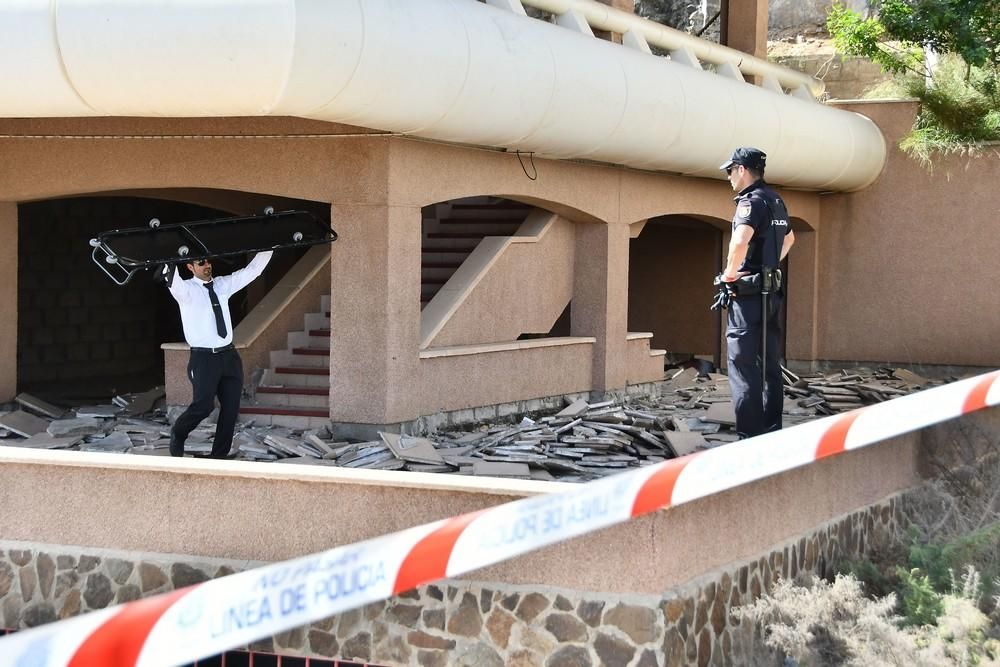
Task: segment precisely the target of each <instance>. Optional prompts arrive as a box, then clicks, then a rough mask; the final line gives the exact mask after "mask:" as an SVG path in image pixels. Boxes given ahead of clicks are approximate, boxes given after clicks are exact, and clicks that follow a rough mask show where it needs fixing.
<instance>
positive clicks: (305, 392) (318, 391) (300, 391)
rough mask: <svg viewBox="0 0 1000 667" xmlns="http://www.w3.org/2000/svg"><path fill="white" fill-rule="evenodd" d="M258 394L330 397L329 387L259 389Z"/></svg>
mask: <svg viewBox="0 0 1000 667" xmlns="http://www.w3.org/2000/svg"><path fill="white" fill-rule="evenodd" d="M257 393H258V394H293V395H295V396H329V395H330V389H329V387H257Z"/></svg>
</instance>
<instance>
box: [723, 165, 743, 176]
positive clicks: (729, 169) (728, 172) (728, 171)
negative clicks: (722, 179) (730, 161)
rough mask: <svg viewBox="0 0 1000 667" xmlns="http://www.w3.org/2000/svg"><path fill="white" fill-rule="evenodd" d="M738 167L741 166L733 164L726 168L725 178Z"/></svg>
mask: <svg viewBox="0 0 1000 667" xmlns="http://www.w3.org/2000/svg"><path fill="white" fill-rule="evenodd" d="M740 166H741V165H738V164H734V165H733V166H732V167H726V176H729V175H730V174H732V173H733V170H734V169H736V168H737V167H740Z"/></svg>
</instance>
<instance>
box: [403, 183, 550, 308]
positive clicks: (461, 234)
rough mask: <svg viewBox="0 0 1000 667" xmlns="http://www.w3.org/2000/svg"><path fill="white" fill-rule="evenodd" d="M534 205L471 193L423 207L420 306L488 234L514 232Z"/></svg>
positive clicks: (510, 233)
mask: <svg viewBox="0 0 1000 667" xmlns="http://www.w3.org/2000/svg"><path fill="white" fill-rule="evenodd" d="M531 210H532V207H531V206H529V205H528V204H521V203H520V202H515V201H510V200H507V199H500V198H498V197H469V198H466V199H456V200H454V201H451V202H443V203H440V204H434V205H433V206H427V207H425V208H424V210H423V246H422V248H421V257H420V269H421V270H420V276H421V281H420V307H421V309H422V308H423V307H424V306H426V305H427V302H428V301H430V300H431V299H432V298H434V295H435V294H437V293H438V291H439V290H440V289H441V288H442V287H443V286H444V284H445V283H446V282H448V279H449V278H451V275H452V274H453V273H455V270H456V269H458V267H459V266H461V265H462V262H464V261H465V259H466V258H467V257H468V256H469V253H471V252H472V251H473V250H475V249H476V246H477V245H479V242H480V241H482V240H483V238H484V237H487V236H511V235H513V234H514V232H516V231H517V229H518V227H520V226H521V223H522V222H524V219H525V218H527V217H528V213H530V212H531Z"/></svg>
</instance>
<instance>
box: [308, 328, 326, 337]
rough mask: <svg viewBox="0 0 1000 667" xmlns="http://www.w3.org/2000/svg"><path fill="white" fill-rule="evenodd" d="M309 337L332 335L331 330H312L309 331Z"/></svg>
mask: <svg viewBox="0 0 1000 667" xmlns="http://www.w3.org/2000/svg"><path fill="white" fill-rule="evenodd" d="M309 335H310V336H329V335H330V330H329V329H310V330H309Z"/></svg>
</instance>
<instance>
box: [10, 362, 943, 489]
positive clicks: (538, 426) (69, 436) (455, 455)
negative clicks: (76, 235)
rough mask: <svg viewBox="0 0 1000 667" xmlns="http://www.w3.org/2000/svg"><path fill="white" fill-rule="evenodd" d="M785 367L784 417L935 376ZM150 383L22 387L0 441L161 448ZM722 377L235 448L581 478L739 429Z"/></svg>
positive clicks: (204, 438) (388, 466)
mask: <svg viewBox="0 0 1000 667" xmlns="http://www.w3.org/2000/svg"><path fill="white" fill-rule="evenodd" d="M782 372H783V375H784V381H785V386H784V397H785V402H784V425H785V426H792V425H795V424H798V423H802V422H805V421H809V420H811V419H816V418H817V417H822V416H824V415H831V414H837V413H839V412H844V411H847V410H852V409H854V408H858V407H862V406H865V405H870V404H873V403H878V402H881V401H884V400H888V399H891V398H896V397H898V396H902V395H906V394H909V393H911V392H913V391H917V390H919V389H921V388H924V387H927V386H930V385H933V384H939V383H940V381H931V380H928V379H926V378H923V377H920V376H919V375H916V374H915V373H913V372H911V371H908V370H905V369H892V368H876V369H868V368H854V369H850V370H843V371H840V372H836V373H829V374H819V373H812V374H807V375H795V374H794V373H792V372H790V371H788V370H787V369H782ZM162 398H163V388H162V387H157V388H155V389H152V390H150V391H148V392H145V393H143V394H138V395H129V396H116V397H114V399H112V401H111V402H110V404H107V405H95V406H84V407H80V408H76V409H75V410H72V411H68V410H64V409H62V408H60V407H58V406H55V405H52V404H50V403H47V402H45V401H43V400H41V399H38V398H36V397H34V396H31V395H28V394H21V395H19V396H18V397H17V398H16V402H17V404H18V408H17V409H14V410H12V411H10V412H7V413H5V414H2V415H0V438H3V439H2V440H0V445H8V446H14V447H30V448H41V449H72V450H79V451H87V452H112V453H128V454H139V455H153V456H167V455H169V452H168V447H169V444H170V420H169V419H168V415H167V414H166V412H165V411H164V410H163V409H162V408H154V407H153V406H154V405H155V404H156V403H157V402H158V401H160V399H162ZM734 426H735V413H734V410H733V404H732V393H731V390H730V387H729V380H728V378H727V377H726V376H725V375H718V374H714V373H712V374H708V375H703V376H700V375H698V372H697V371H696V370H694V369H687V370H684V371H681V372H678V373H676V374H674V375H673V376H672V377H671V378H670V380H668V381H666V382H664V383H663V384H662V385H661V386H660V391H659V393H658V395H655V396H652V397H642V398H635V397H625V398H623V399H620V400H607V401H602V402H597V403H588V402H587V401H585V400H576V401H574V402H572V403H571V404H570V405H567V406H566V407H565V408H564V409H563V410H561V411H559V412H557V413H555V414H548V415H546V414H531V415H528V416H524V417H523V418H522V419H521V421H520V422H518V423H509V422H507V423H496V424H480V425H478V426H472V427H471V428H473V430H459V431H451V432H442V433H435V434H432V435H430V436H428V437H415V436H409V435H396V434H392V433H380V434H379V439H378V440H373V441H366V442H351V441H347V440H336V439H335V438H334V434H333V433H332V432H331V431H330V430H329V429H328V428H322V429H317V430H310V431H304V432H303V431H299V430H294V429H290V428H285V427H281V426H259V425H256V424H254V422H252V421H250V422H246V423H243V424H238V425H237V429H238V430H237V433H236V434H235V436H234V439H233V448H232V453H231V454H230V457H231V458H237V459H242V460H250V461H275V462H280V463H298V464H310V465H322V466H336V467H342V468H365V469H372V470H408V471H415V472H435V473H451V474H458V475H476V476H480V475H482V476H489V477H507V478H521V479H536V480H558V481H568V482H578V481H588V480H592V479H597V478H600V477H604V476H606V475H610V474H614V473H616V472H619V471H621V470H622V469H625V468H634V467H638V466H644V465H650V464H654V463H659V462H661V461H665V460H667V459H670V458H675V457H678V456H685V455H687V454H690V453H692V452H696V451H699V450H705V449H711V448H713V447H718V446H721V445H724V444H727V443H730V442H735V441H736V440H737V439H738V437H737V435H736V432H735V430H734ZM214 433H215V424H213V423H211V422H209V421H205V422H203V423H202V424H201V425H200V426H199V427H198V428H197V429H195V430H194V431H192V432H191V434H190V436H189V437H188V439H187V442H186V443H185V451H186V452H187V453H188V454H193V455H195V456H207V455H208V454H209V452H211V449H212V439H213V437H214Z"/></svg>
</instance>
